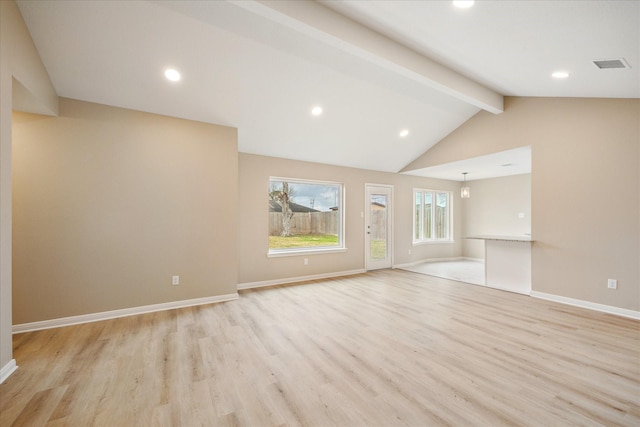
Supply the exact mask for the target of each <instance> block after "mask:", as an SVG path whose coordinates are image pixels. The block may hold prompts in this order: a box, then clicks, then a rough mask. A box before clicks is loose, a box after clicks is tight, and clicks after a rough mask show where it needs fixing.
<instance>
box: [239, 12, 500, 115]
mask: <svg viewBox="0 0 640 427" xmlns="http://www.w3.org/2000/svg"><path fill="white" fill-rule="evenodd" d="M230 3H232V4H234V5H236V6H238V7H241V8H243V9H245V10H249V11H251V12H253V13H256V14H258V15H260V16H262V17H264V18H267V19H270V20H272V21H275V22H278V23H279V24H282V25H285V26H287V27H289V28H291V29H294V30H296V31H298V32H300V33H302V34H305V35H307V36H309V37H312V38H314V39H316V40H319V41H322V42H324V43H326V44H328V45H331V46H333V47H335V48H338V49H341V50H342V51H344V52H346V53H349V54H352V55H355V56H357V57H359V58H362V59H364V60H366V61H368V62H370V63H373V64H375V65H377V66H380V67H382V68H385V69H387V70H389V71H392V72H394V73H397V74H399V75H402V76H404V77H407V78H409V79H412V80H414V81H417V82H419V83H421V84H424V85H427V86H429V87H431V88H434V89H437V90H439V91H442V92H444V93H446V94H448V95H450V96H453V97H455V98H457V99H460V100H462V101H465V102H467V103H469V104H471V105H474V106H476V107H479V108H482V109H483V110H486V111H489V112H491V113H494V114H500V113H502V112H503V111H504V105H503V101H504V99H503V96H502V95H501V94H499V93H497V92H494V91H493V90H491V89H489V88H487V87H485V86H483V85H481V84H479V83H477V82H475V81H473V80H471V79H469V78H467V77H465V76H463V75H461V74H459V73H457V72H455V71H453V70H451V69H450V68H447V67H445V66H443V65H441V64H439V63H437V62H435V61H432V60H431V59H429V58H427V57H425V56H424V55H421V54H419V53H417V52H415V51H413V50H411V49H409V48H407V47H406V46H404V45H402V44H400V43H397V42H395V41H393V40H391V39H390V38H388V37H386V36H384V35H382V34H380V33H377V32H375V31H373V30H371V29H369V28H367V27H365V26H364V25H361V24H359V23H357V22H355V21H353V20H351V19H349V18H347V17H345V16H343V15H341V14H339V13H337V12H335V11H333V10H331V9H329V8H328V7H326V6H324V5H322V4H320V3H318V2H315V1H260V0H256V1H245V0H242V1H236V0H230Z"/></svg>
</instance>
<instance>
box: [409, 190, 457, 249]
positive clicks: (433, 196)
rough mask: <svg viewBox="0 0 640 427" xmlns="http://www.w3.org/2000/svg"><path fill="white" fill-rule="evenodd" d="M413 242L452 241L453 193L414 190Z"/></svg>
mask: <svg viewBox="0 0 640 427" xmlns="http://www.w3.org/2000/svg"><path fill="white" fill-rule="evenodd" d="M413 200H414V209H413V215H414V218H413V243H414V244H415V243H426V242H443V241H445V242H451V241H452V240H453V238H452V232H451V193H449V192H448V191H433V190H419V189H414V190H413Z"/></svg>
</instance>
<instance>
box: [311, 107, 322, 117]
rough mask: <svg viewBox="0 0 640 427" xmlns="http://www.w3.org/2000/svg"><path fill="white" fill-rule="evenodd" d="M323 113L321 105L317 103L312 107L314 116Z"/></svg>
mask: <svg viewBox="0 0 640 427" xmlns="http://www.w3.org/2000/svg"><path fill="white" fill-rule="evenodd" d="M321 114H322V107H320V106H319V105H316V106H315V107H313V108H311V115H312V116H319V115H321Z"/></svg>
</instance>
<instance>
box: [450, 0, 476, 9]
mask: <svg viewBox="0 0 640 427" xmlns="http://www.w3.org/2000/svg"><path fill="white" fill-rule="evenodd" d="M474 3H475V1H474V0H454V1H453V5H454V6H455V7H457V8H459V9H468V8H470V7H471V6H473V4H474Z"/></svg>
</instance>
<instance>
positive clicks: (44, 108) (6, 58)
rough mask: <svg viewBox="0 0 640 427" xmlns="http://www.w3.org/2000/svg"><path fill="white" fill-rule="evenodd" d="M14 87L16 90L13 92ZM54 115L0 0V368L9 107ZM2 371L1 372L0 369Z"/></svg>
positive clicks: (8, 7)
mask: <svg viewBox="0 0 640 427" xmlns="http://www.w3.org/2000/svg"><path fill="white" fill-rule="evenodd" d="M14 87H15V88H16V91H15V93H14ZM13 106H16V107H17V108H22V109H24V110H26V111H34V112H36V111H37V112H39V113H45V114H55V113H56V112H57V110H58V99H57V95H56V93H55V90H54V88H53V85H52V84H51V81H50V80H49V76H48V74H47V72H46V70H45V68H44V66H43V65H42V62H41V61H40V57H39V55H38V51H37V50H36V48H35V46H34V44H33V41H32V40H31V36H30V35H29V32H28V31H27V27H26V25H25V23H24V21H23V19H22V16H21V15H20V11H19V10H18V7H17V6H16V4H15V2H13V1H10V0H3V1H0V372H2V370H3V368H5V367H8V366H9V363H10V362H11V361H12V358H13V356H12V337H11V317H12V301H11V299H12V297H11V277H12V272H11V264H12V259H11V258H12V257H11V228H12V224H11V221H12V208H11V199H12V197H11V161H12V153H11V110H12V107H13ZM3 374H4V372H3Z"/></svg>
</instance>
